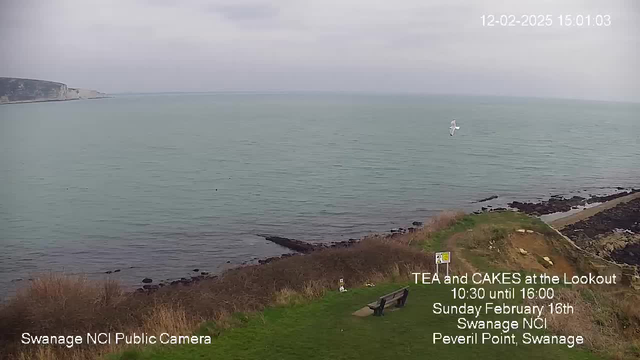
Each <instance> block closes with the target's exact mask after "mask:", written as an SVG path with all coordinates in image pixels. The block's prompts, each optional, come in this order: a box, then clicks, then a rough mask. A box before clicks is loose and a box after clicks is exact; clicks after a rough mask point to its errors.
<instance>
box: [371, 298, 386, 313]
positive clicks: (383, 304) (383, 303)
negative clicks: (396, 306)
mask: <svg viewBox="0 0 640 360" xmlns="http://www.w3.org/2000/svg"><path fill="white" fill-rule="evenodd" d="M386 303H387V301H386V300H385V299H382V300H381V301H380V306H378V307H377V308H376V309H375V310H374V311H373V315H375V316H382V311H383V310H384V306H385V304H386Z"/></svg>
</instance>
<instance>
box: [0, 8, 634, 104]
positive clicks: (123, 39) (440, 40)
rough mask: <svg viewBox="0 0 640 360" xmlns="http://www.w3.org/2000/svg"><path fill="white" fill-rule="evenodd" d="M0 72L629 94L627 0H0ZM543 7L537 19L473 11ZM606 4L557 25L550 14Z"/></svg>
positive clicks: (248, 85) (104, 83) (138, 85)
mask: <svg viewBox="0 0 640 360" xmlns="http://www.w3.org/2000/svg"><path fill="white" fill-rule="evenodd" d="M0 4H1V5H0V35H1V36H0V76H13V77H27V78H36V79H44V80H53V81H60V82H64V83H66V84H68V85H70V86H76V87H86V88H92V89H97V90H100V91H105V92H129V91H131V92H163V91H362V92H410V93H449V94H451V93H455V94H486V95H516V96H540V97H564V98H584V99H601V100H623V101H636V102H638V101H640V66H639V64H640V1H638V2H636V1H633V0H628V1H626V0H591V1H587V0H562V1H545V0H512V1H504V0H500V1H499V0H491V1H482V0H468V1H459V0H436V1H428V0H271V1H267V0H208V1H207V0H182V1H179V0H101V1H96V0H64V1H63V0H0ZM490 14H494V15H496V16H499V15H502V14H513V15H516V18H517V19H518V20H519V19H520V15H523V14H542V15H546V14H550V15H552V16H553V25H552V26H550V27H521V26H516V27H501V26H494V27H483V26H482V20H481V16H482V15H490ZM598 14H601V15H605V14H608V15H611V26H609V27H596V26H591V27H587V26H583V27H562V26H560V24H559V19H558V16H560V15H573V16H575V15H585V16H586V15H591V17H592V22H593V19H594V17H595V15H598Z"/></svg>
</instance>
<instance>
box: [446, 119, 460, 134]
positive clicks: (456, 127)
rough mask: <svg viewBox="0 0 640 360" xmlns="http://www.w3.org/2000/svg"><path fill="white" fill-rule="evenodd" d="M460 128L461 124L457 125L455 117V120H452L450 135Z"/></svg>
mask: <svg viewBox="0 0 640 360" xmlns="http://www.w3.org/2000/svg"><path fill="white" fill-rule="evenodd" d="M458 129H460V126H457V125H456V119H453V121H452V122H451V127H450V128H449V135H451V136H453V133H455V132H456V130H458Z"/></svg>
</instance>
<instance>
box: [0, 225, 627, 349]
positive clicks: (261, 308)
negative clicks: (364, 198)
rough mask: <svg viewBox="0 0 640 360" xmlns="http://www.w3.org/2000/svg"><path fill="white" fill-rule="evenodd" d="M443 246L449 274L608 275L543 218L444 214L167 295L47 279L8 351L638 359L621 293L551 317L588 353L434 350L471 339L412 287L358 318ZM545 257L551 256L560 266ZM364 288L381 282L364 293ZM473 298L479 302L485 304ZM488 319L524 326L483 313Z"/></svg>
mask: <svg viewBox="0 0 640 360" xmlns="http://www.w3.org/2000/svg"><path fill="white" fill-rule="evenodd" d="M523 229H526V230H529V232H526V231H524V230H523ZM519 230H523V232H520V231H519ZM525 249H526V251H525V253H526V254H523V253H522V252H521V250H525ZM440 250H449V251H452V254H453V262H452V266H453V269H452V272H454V273H458V274H461V273H466V272H487V271H521V272H527V273H533V272H537V273H540V272H546V273H550V274H562V273H569V274H581V273H585V272H590V271H594V272H600V271H607V270H608V269H607V268H605V267H603V266H604V265H602V264H600V263H598V260H597V259H590V258H588V257H585V256H584V255H583V254H582V253H577V252H575V249H574V248H573V247H571V246H570V245H569V244H567V243H566V241H565V240H564V239H563V238H562V237H561V236H559V235H558V234H557V233H556V232H555V231H553V229H551V228H549V227H548V226H546V225H545V224H544V223H542V222H541V221H540V220H539V219H536V218H531V217H528V216H525V215H522V214H517V213H512V212H496V213H483V214H478V215H464V214H461V213H455V212H447V213H443V214H441V216H438V217H436V218H434V219H431V220H430V221H429V222H428V223H427V225H426V226H425V227H424V228H422V229H420V230H418V231H416V232H413V233H408V234H394V235H393V236H390V237H389V236H372V237H370V238H368V239H365V240H364V241H362V242H361V243H360V244H358V245H356V246H354V247H351V248H346V249H344V248H343V249H330V250H326V251H321V252H316V253H312V254H310V255H305V256H293V257H289V258H285V259H281V260H278V261H275V262H273V263H269V264H266V265H261V266H248V267H244V268H239V269H235V270H231V271H228V272H227V273H225V274H223V275H222V276H221V277H220V278H218V279H208V280H204V281H201V282H200V283H195V284H193V285H190V286H177V287H174V286H172V287H165V288H162V289H161V290H160V291H158V292H155V293H152V294H125V293H122V292H121V291H120V289H119V287H117V286H116V285H115V284H113V283H106V284H104V283H103V284H95V283H89V282H86V281H85V280H82V279H73V278H68V277H59V276H52V277H48V278H43V279H40V280H36V281H34V282H33V283H31V285H30V287H29V288H27V289H25V290H24V291H22V292H21V293H20V294H19V295H18V296H17V297H16V298H14V299H13V301H11V302H10V303H9V304H8V305H6V306H4V307H3V308H1V309H0V347H1V348H0V349H2V350H1V351H3V352H2V353H1V354H0V355H3V356H5V357H7V358H10V359H12V358H19V359H43V360H53V359H93V358H103V359H111V360H126V359H252V358H260V359H271V358H273V359H300V358H310V359H327V358H332V359H333V358H335V359H354V358H371V359H383V358H388V357H395V356H402V357H405V358H416V359H417V358H420V359H422V358H425V357H426V356H428V357H431V356H435V357H437V358H444V359H458V358H462V357H465V356H469V355H473V358H478V359H499V358H507V357H510V356H518V357H520V358H522V359H541V360H542V359H585V360H586V359H636V358H640V346H639V345H640V312H639V311H637V310H635V306H634V305H635V304H637V303H638V301H640V297H638V296H637V294H635V293H633V292H632V291H631V290H628V289H625V288H623V287H615V288H606V289H605V288H601V287H578V286H576V287H572V288H566V289H558V291H557V294H558V297H557V299H558V301H567V302H570V303H572V304H574V307H575V308H576V314H577V315H576V316H555V317H549V319H548V321H549V327H548V329H547V332H552V333H557V334H566V335H583V336H585V338H586V340H587V344H586V345H585V346H582V347H581V348H567V347H566V346H565V345H546V346H541V345H538V346H532V345H524V344H521V345H518V346H509V345H490V344H486V345H459V346H453V345H442V344H435V345H434V344H433V339H432V334H433V332H441V333H443V334H445V335H447V334H448V335H461V334H462V335H464V334H466V333H468V332H469V331H468V330H460V329H458V328H457V327H456V325H457V322H456V320H457V317H458V316H455V315H435V314H433V311H432V304H433V303H434V302H442V303H443V304H455V303H456V301H454V300H452V293H451V291H450V290H451V287H450V286H448V285H415V284H412V285H411V288H410V296H409V300H408V303H407V307H406V308H404V309H401V310H399V311H393V312H391V311H387V312H386V315H385V316H384V317H382V318H376V317H373V316H369V317H355V316H352V315H351V313H353V312H354V311H356V310H358V309H360V308H362V307H364V306H365V305H366V304H367V303H369V302H371V301H373V300H375V299H376V298H377V297H378V296H380V295H381V294H384V293H387V292H389V291H391V290H395V289H397V288H399V287H401V286H403V285H405V284H407V282H409V281H410V279H411V276H410V273H411V272H433V270H434V264H433V253H432V251H440ZM543 257H549V258H551V259H552V260H553V266H550V265H549V264H548V263H547V262H546V261H545V260H543ZM340 278H344V279H345V285H346V287H347V288H348V289H349V291H348V292H346V293H338V292H336V291H335V290H336V288H337V285H338V279H340ZM367 283H375V284H377V286H375V287H365V284H367ZM485 288H486V289H487V290H491V289H500V288H501V287H499V286H498V287H496V286H493V285H492V286H485ZM509 301H510V302H513V303H514V304H515V303H520V304H522V303H523V301H522V300H509ZM458 302H459V303H460V302H463V301H458ZM466 302H467V303H468V304H476V305H479V304H483V303H484V302H486V300H485V301H482V302H480V301H477V300H476V301H474V300H466ZM483 319H484V320H491V319H495V320H509V319H514V320H521V319H522V317H516V318H514V317H509V316H504V315H502V316H499V317H493V318H492V317H491V316H488V315H483ZM22 332H30V333H32V334H77V333H81V334H82V333H86V332H124V333H133V332H136V333H141V332H144V333H147V334H156V335H157V334H160V333H162V332H167V333H170V334H176V335H188V334H199V335H210V336H212V337H213V344H210V345H206V344H200V345H149V346H142V347H133V348H123V347H104V346H103V347H86V346H85V347H76V348H73V349H66V348H60V347H51V346H49V347H44V346H40V347H37V348H33V347H32V348H28V347H24V346H20V345H19V335H20V334H21V333H22ZM491 332H495V330H494V331H491ZM521 332H522V331H520V330H519V331H516V334H520V333H521ZM498 333H499V331H498ZM3 358H4V357H3Z"/></svg>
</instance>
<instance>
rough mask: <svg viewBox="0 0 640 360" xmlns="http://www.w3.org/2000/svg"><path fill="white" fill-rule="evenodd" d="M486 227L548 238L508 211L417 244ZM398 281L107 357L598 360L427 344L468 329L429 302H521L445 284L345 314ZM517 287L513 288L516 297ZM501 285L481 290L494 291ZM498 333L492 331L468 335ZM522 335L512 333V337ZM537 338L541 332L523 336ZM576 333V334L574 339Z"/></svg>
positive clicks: (549, 350) (548, 350) (479, 262)
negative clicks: (391, 304) (380, 308)
mask: <svg viewBox="0 0 640 360" xmlns="http://www.w3.org/2000/svg"><path fill="white" fill-rule="evenodd" d="M484 224H488V225H490V226H491V232H490V233H489V234H490V235H491V237H492V238H493V237H495V238H496V239H499V238H501V237H504V236H505V234H507V232H508V231H513V230H515V229H518V228H526V229H532V230H534V231H536V232H539V233H542V234H545V235H552V234H554V232H553V231H552V230H551V229H550V228H549V227H547V226H546V225H545V224H544V223H543V222H541V221H540V220H538V219H535V218H531V217H528V216H526V215H523V214H518V213H514V212H494V213H483V214H478V215H467V216H465V217H463V218H462V219H461V220H459V221H458V222H456V223H455V224H454V225H452V226H450V227H449V228H447V229H444V230H442V231H439V232H437V233H434V234H432V236H431V237H430V238H429V239H428V241H426V242H425V243H423V244H422V246H424V247H425V249H428V250H442V249H443V247H444V244H445V242H446V240H447V239H448V238H449V237H451V236H453V235H455V234H457V233H461V232H464V231H467V230H469V229H473V228H475V227H477V226H481V225H484ZM462 251H463V254H460V255H463V256H464V257H465V258H466V259H467V260H468V261H470V262H471V263H473V264H474V266H476V267H477V268H478V269H480V271H487V272H497V271H499V270H498V268H497V267H495V266H494V264H492V263H491V262H490V261H489V260H488V259H487V258H485V257H483V256H482V255H481V254H479V253H477V252H475V251H473V250H472V249H468V248H462ZM403 285H406V284H401V283H394V284H379V285H378V286H376V287H375V288H361V289H350V290H349V291H348V292H347V293H337V292H331V293H329V294H327V295H325V296H324V297H323V298H321V299H318V300H315V301H311V302H307V303H304V304H299V305H290V306H283V307H274V308H269V309H267V310H265V311H264V312H261V313H259V314H254V315H250V316H246V315H237V316H236V321H235V324H236V325H234V326H233V327H231V328H229V329H223V330H221V329H218V327H216V325H215V324H213V323H207V324H203V326H202V327H201V328H200V330H199V331H198V334H212V335H214V336H215V337H214V339H213V343H212V344H211V345H178V346H171V345H155V346H147V347H143V348H141V349H131V350H128V351H126V352H122V353H119V354H115V355H113V356H111V357H109V359H111V360H134V359H136V360H137V359H139V360H150V359H154V360H169V359H216V360H217V359H261V360H262V359H284V360H287V359H305V360H309V359H389V358H403V359H426V358H434V359H465V358H467V359H481V360H482V359H487V360H488V359H491V360H493V359H509V358H514V359H521V360H547V359H548V360H551V359H554V360H555V359H562V360H565V359H566V360H590V359H601V357H599V356H597V355H595V354H593V353H591V352H589V351H587V350H584V349H578V348H573V349H570V348H568V347H566V346H565V345H524V344H522V343H521V344H519V345H518V346H513V345H492V344H479V345H443V344H441V343H438V344H433V339H432V336H433V333H434V332H440V333H442V334H444V335H454V336H455V335H468V334H471V333H472V332H473V330H461V329H458V328H457V319H458V317H460V316H463V317H466V318H467V319H468V320H472V316H464V315H460V316H458V315H435V314H433V304H434V303H435V302H441V303H443V304H458V305H459V304H462V303H464V302H466V303H467V304H469V305H484V304H485V303H486V302H494V303H501V302H505V303H512V304H517V303H522V300H521V299H520V300H487V299H485V300H468V299H467V300H453V295H452V292H451V289H452V288H453V287H454V286H453V285H444V284H442V285H415V284H411V285H410V296H409V299H408V302H407V306H406V307H405V308H404V309H401V310H398V311H389V309H387V310H386V311H385V316H383V317H381V318H378V317H373V316H369V317H365V318H359V317H355V316H352V315H351V313H352V312H354V311H356V310H358V309H360V308H361V307H363V306H365V304H367V303H369V302H371V301H373V300H375V299H376V298H377V297H379V296H380V295H382V294H385V293H388V292H390V291H393V290H395V289H397V288H399V287H401V286H403ZM522 286H524V285H520V286H513V287H514V288H516V293H518V290H519V289H520V288H521V287H522ZM507 287H508V286H498V285H487V286H484V288H485V290H486V291H487V294H488V292H489V291H490V290H499V289H504V288H507ZM480 319H482V320H517V321H518V322H519V324H520V325H522V317H519V316H505V315H481V316H480ZM476 331H477V332H479V333H482V332H484V331H486V332H490V333H493V334H496V335H498V334H500V331H499V330H476ZM524 331H525V330H522V329H519V330H516V331H515V334H516V338H518V339H519V338H520V336H519V335H520V334H522V332H524ZM527 331H529V332H531V333H534V334H542V332H541V331H530V330H527ZM575 335H579V334H575Z"/></svg>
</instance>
